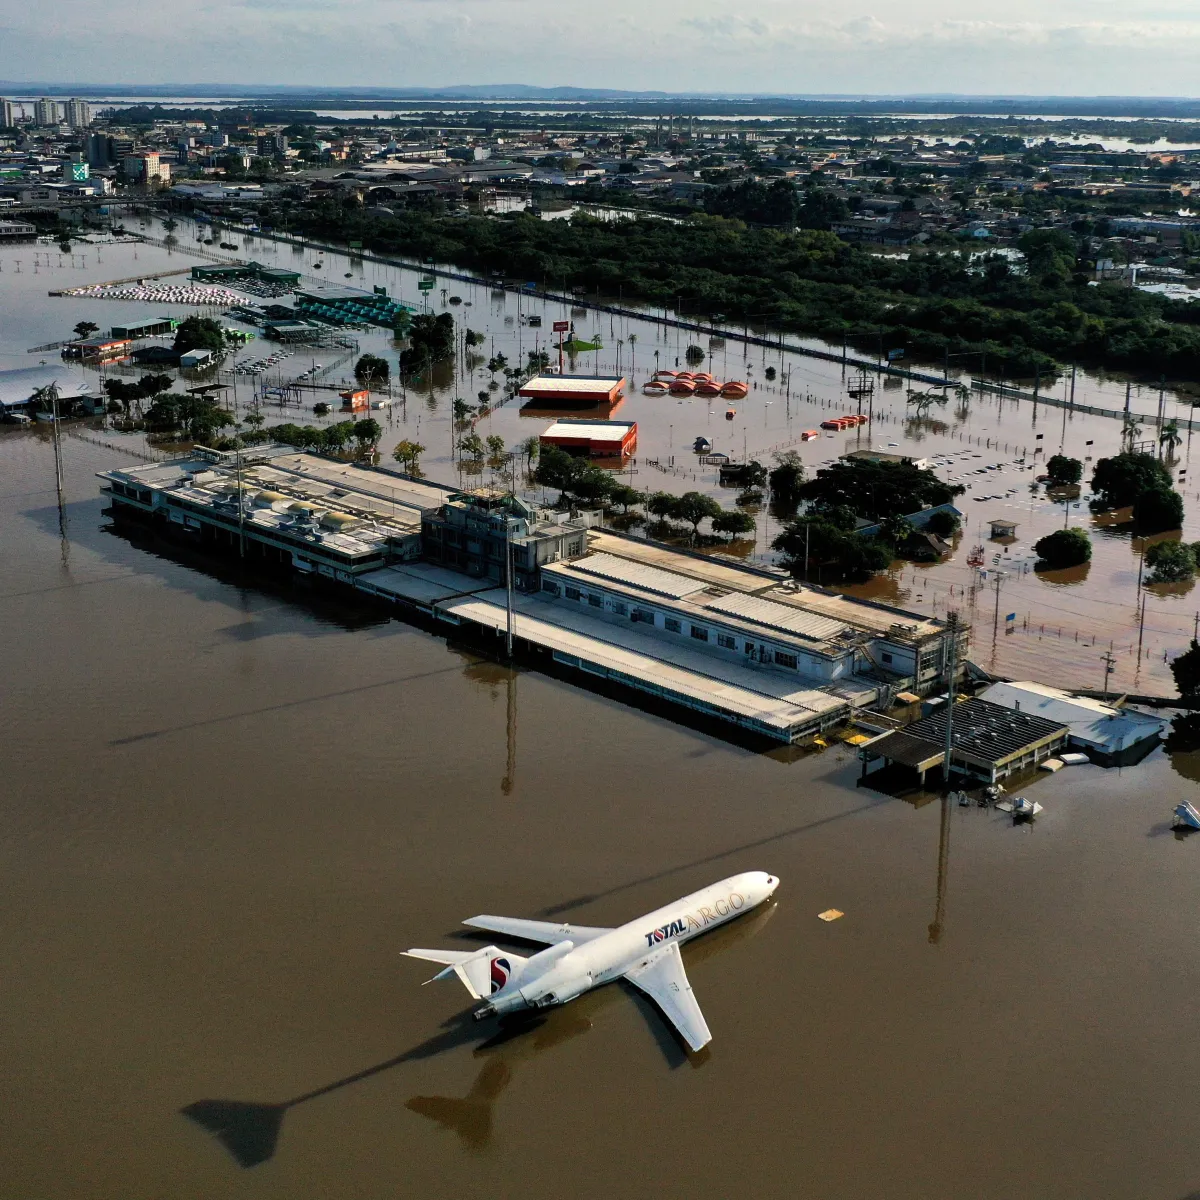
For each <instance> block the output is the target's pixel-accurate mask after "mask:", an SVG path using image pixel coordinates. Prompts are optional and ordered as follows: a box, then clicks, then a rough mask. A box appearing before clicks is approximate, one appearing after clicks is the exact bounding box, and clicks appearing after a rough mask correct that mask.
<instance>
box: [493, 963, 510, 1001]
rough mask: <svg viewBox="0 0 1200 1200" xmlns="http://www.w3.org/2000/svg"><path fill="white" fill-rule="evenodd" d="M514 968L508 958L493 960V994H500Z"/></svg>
mask: <svg viewBox="0 0 1200 1200" xmlns="http://www.w3.org/2000/svg"><path fill="white" fill-rule="evenodd" d="M511 972H512V966H511V964H510V963H509V961H508V959H507V958H493V959H492V992H493V993H495V992H498V991H499V990H500V989H501V988H502V987H503V986H504V985H505V984H506V983H507V982H508V977H509V975H510V974H511Z"/></svg>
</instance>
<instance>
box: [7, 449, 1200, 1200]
mask: <svg viewBox="0 0 1200 1200" xmlns="http://www.w3.org/2000/svg"><path fill="white" fill-rule="evenodd" d="M118 461H119V460H118V459H117V458H116V457H115V456H113V455H112V454H111V453H110V452H109V451H107V450H105V449H103V448H100V447H96V446H91V445H87V444H84V443H81V442H77V441H70V442H69V443H68V463H67V466H68V469H67V479H66V495H65V504H64V507H63V510H62V515H61V520H60V512H59V509H58V507H57V505H56V503H55V494H54V491H53V471H52V465H51V463H52V460H51V451H50V447H49V444H48V442H47V441H46V440H45V438H44V436H42V431H40V430H35V431H33V432H22V433H20V434H17V435H15V436H7V437H4V438H2V439H0V529H2V530H3V534H2V536H0V622H2V624H3V629H4V634H3V637H2V639H0V672H2V675H0V678H3V680H4V687H3V689H2V691H0V723H2V728H3V729H4V731H5V732H4V783H3V787H2V788H0V881H2V882H0V889H2V891H0V896H2V903H0V961H3V963H4V1005H3V1010H4V1020H3V1022H2V1023H0V1122H2V1124H3V1128H4V1138H3V1143H2V1146H3V1148H2V1149H0V1196H3V1197H5V1198H6V1200H7V1198H10V1197H11V1198H12V1200H28V1198H30V1197H38V1198H39V1200H60V1198H61V1200H75V1198H78V1197H85V1196H86V1197H89V1198H94V1200H109V1198H111V1200H141V1198H146V1200H149V1198H151V1197H164V1196H169V1197H191V1196H195V1197H205V1198H206V1200H215V1198H221V1197H261V1198H264V1200H265V1198H278V1200H296V1198H297V1197H312V1196H320V1197H323V1198H328V1200H339V1198H342V1197H345V1198H350V1197H354V1198H364V1197H381V1198H382V1197H394V1196H397V1195H427V1196H447V1195H455V1196H462V1197H485V1196H486V1197H492V1196H495V1195H497V1194H505V1195H506V1194H515V1193H516V1192H518V1191H519V1192H520V1193H521V1194H522V1195H525V1196H529V1197H531V1198H538V1197H561V1196H586V1197H591V1196H594V1197H611V1196H688V1197H727V1196H731V1195H755V1196H766V1197H775V1196H778V1197H784V1196H787V1197H794V1196H820V1197H823V1198H828V1200H839V1198H846V1200H852V1198H853V1200H858V1198H861V1197H864V1196H886V1197H888V1198H889V1200H896V1198H910V1197H911V1198H913V1200H917V1198H921V1200H931V1198H938V1200H940V1198H945V1200H961V1198H962V1197H966V1196H970V1197H981V1198H992V1197H994V1198H996V1200H1011V1198H1012V1197H1014V1196H1030V1197H1034V1196H1036V1197H1062V1198H1074V1200H1085V1198H1086V1200H1093V1198H1095V1197H1100V1196H1105V1197H1108V1196H1112V1197H1162V1198H1164V1200H1179V1198H1182V1197H1184V1196H1187V1195H1189V1194H1192V1193H1194V1192H1196V1191H1197V1189H1200V1148H1198V1147H1197V1146H1196V1144H1195V1142H1194V1139H1192V1138H1190V1137H1189V1136H1188V1121H1187V1116H1188V1114H1189V1113H1190V1112H1191V1109H1192V1106H1193V1102H1194V1098H1195V1095H1196V1086H1197V1080H1198V1079H1200V1046H1198V1045H1197V1042H1196V1039H1194V1038H1192V1037H1191V1036H1190V1031H1191V1028H1192V1024H1193V1022H1194V1017H1195V998H1196V980H1197V972H1198V968H1200V945H1198V943H1197V939H1196V937H1195V921H1196V913H1197V910H1198V907H1200V858H1198V857H1197V856H1198V855H1200V839H1195V838H1194V839H1191V840H1186V841H1185V840H1177V839H1176V838H1175V837H1174V836H1173V835H1172V834H1171V833H1170V832H1169V830H1168V829H1167V820H1168V818H1169V815H1170V811H1171V806H1172V805H1173V804H1174V803H1176V802H1177V801H1178V800H1180V799H1182V798H1191V799H1193V800H1195V799H1196V798H1197V784H1196V783H1195V782H1194V780H1195V779H1197V778H1198V777H1200V767H1198V766H1197V763H1196V761H1195V759H1196V757H1197V756H1195V755H1183V754H1181V755H1177V756H1176V757H1175V758H1174V760H1172V759H1170V758H1168V757H1167V756H1166V755H1165V754H1164V753H1163V752H1162V751H1157V752H1156V753H1155V754H1154V755H1153V756H1152V757H1151V758H1150V759H1149V760H1147V761H1146V762H1145V763H1144V764H1143V765H1142V766H1140V767H1136V768H1131V769H1127V770H1124V771H1103V770H1100V769H1098V768H1095V767H1091V766H1088V767H1081V768H1071V769H1068V770H1066V771H1063V772H1061V773H1060V774H1058V775H1056V776H1053V777H1050V778H1045V779H1041V780H1038V781H1035V783H1034V784H1032V785H1031V794H1032V795H1036V797H1037V799H1038V800H1040V801H1041V802H1042V803H1043V804H1044V805H1045V811H1044V812H1043V814H1042V815H1041V816H1040V817H1039V818H1038V820H1037V822H1036V824H1034V825H1032V826H1025V827H1014V826H1013V825H1012V824H1011V823H1010V821H1009V820H1008V819H1007V818H1005V817H1003V816H1002V815H1001V814H997V813H995V812H992V811H985V810H981V809H978V808H974V807H972V808H959V807H957V806H954V807H948V808H943V806H942V805H941V804H940V803H939V802H938V801H937V800H935V799H932V798H930V797H916V798H913V802H906V801H904V800H900V799H892V798H889V797H887V796H884V795H882V794H880V793H877V792H875V791H872V790H869V789H866V788H860V787H858V786H856V783H857V777H858V768H857V764H856V762H855V761H854V759H853V758H852V756H851V753H850V752H849V751H848V750H847V749H845V748H843V747H841V746H840V745H837V746H834V747H831V748H830V749H829V750H827V751H825V752H823V753H819V754H812V755H809V756H800V757H797V756H795V755H783V754H775V755H769V754H753V753H750V752H748V751H746V750H742V749H737V748H735V747H732V746H729V745H727V744H725V743H723V742H720V741H718V740H715V739H713V738H711V737H709V736H706V735H703V734H701V733H698V732H695V731H693V730H690V729H688V728H685V727H682V726H680V725H676V724H673V723H671V722H670V721H668V720H666V719H664V718H663V717H661V716H656V715H651V714H647V713H643V712H639V711H637V710H635V709H634V708H632V707H629V706H626V705H623V704H620V703H618V702H615V701H612V700H608V699H603V698H600V697H598V696H595V695H593V694H590V693H589V692H587V691H584V690H581V689H578V688H575V687H572V686H570V685H569V684H566V683H563V682H560V681H557V680H553V679H549V678H546V677H544V676H541V675H538V674H536V673H531V672H526V671H517V672H510V671H507V670H505V669H502V668H500V667H498V666H496V665H493V664H490V663H488V662H486V661H481V660H480V659H478V658H477V657H475V656H473V655H469V654H466V653H464V652H462V651H460V650H456V649H454V648H452V647H449V646H447V645H446V644H445V642H443V641H442V640H440V639H437V638H434V637H432V636H431V635H429V634H427V633H425V632H422V631H420V630H417V629H414V628H411V627H409V626H406V625H404V624H401V623H399V622H397V621H394V620H387V619H384V618H380V617H378V616H376V615H374V614H372V613H369V612H367V611H365V610H362V609H359V608H358V607H357V606H356V605H355V604H353V603H350V602H348V601H346V600H344V599H341V598H338V597H336V596H325V595H322V594H319V593H311V592H307V591H304V590H301V589H300V588H299V587H293V586H291V585H288V584H270V583H266V582H263V581H260V580H256V579H251V578H243V577H241V576H239V574H238V572H237V570H236V569H235V568H234V567H233V566H232V565H231V564H228V563H217V564H207V565H206V564H204V563H200V562H191V561H185V560H184V559H183V558H182V557H181V556H180V555H179V554H177V553H173V552H171V553H167V552H163V551H162V550H161V548H159V547H157V546H156V544H155V543H153V542H150V541H146V540H145V539H142V538H140V537H129V536H122V535H121V534H120V533H119V532H118V531H116V530H114V529H113V528H112V526H111V523H110V521H109V519H108V518H107V517H106V516H105V514H104V512H103V507H102V502H101V499H100V498H99V496H98V494H97V489H96V481H95V479H94V477H93V472H94V471H96V470H99V469H104V468H106V467H109V466H112V465H115V464H116V463H117V462H118ZM755 868H761V869H765V870H769V871H771V872H773V873H777V874H778V875H779V876H780V877H781V879H782V885H781V887H780V888H779V891H778V892H777V893H776V902H775V903H774V904H773V905H772V906H771V907H770V908H767V909H764V910H759V911H758V912H756V913H754V914H751V915H749V916H747V917H746V918H744V919H742V920H740V921H739V922H737V923H735V924H734V925H732V926H730V927H727V928H726V929H724V930H722V931H720V932H718V933H715V934H713V935H711V936H710V937H708V938H707V939H701V940H699V941H697V942H695V943H693V944H691V945H690V946H689V947H687V948H686V949H685V950H684V958H685V962H686V964H687V966H688V970H689V973H690V977H691V980H692V983H693V985H694V987H695V990H696V994H697V996H698V999H699V1001H700V1003H701V1005H702V1006H703V1009H704V1012H705V1015H706V1017H707V1019H708V1022H709V1024H710V1026H711V1028H712V1031H713V1035H714V1040H713V1042H712V1044H711V1046H710V1047H709V1048H707V1049H706V1050H705V1051H704V1052H703V1053H701V1054H700V1055H697V1056H693V1057H688V1056H687V1055H686V1054H685V1053H684V1052H683V1051H682V1049H681V1048H680V1046H679V1044H678V1042H677V1041H676V1040H675V1039H674V1037H673V1036H672V1035H671V1034H670V1033H669V1031H668V1030H667V1029H666V1027H665V1026H664V1024H663V1022H662V1020H661V1018H660V1017H659V1016H658V1015H657V1013H656V1012H655V1010H654V1009H653V1008H652V1007H651V1006H650V1005H649V1004H647V1003H646V1002H645V1001H644V1000H642V999H640V998H639V997H638V996H637V995H635V994H633V993H632V992H631V991H629V990H628V989H625V988H624V987H622V986H620V985H618V986H611V987H608V988H606V989H604V990H602V991H600V992H596V993H592V994H589V995H588V996H586V997H584V998H582V999H580V1000H579V1001H577V1002H576V1003H574V1004H571V1005H569V1006H567V1007H565V1008H563V1009H560V1010H556V1011H553V1012H551V1013H550V1014H549V1015H548V1016H547V1017H546V1019H545V1020H544V1021H543V1022H542V1023H540V1024H538V1025H535V1026H532V1027H530V1028H527V1029H525V1030H523V1031H522V1030H509V1031H504V1032H500V1031H498V1029H497V1027H496V1026H495V1025H492V1024H484V1025H482V1026H481V1025H475V1024H474V1023H472V1022H470V1021H469V1020H465V1019H464V1014H465V1013H466V1012H467V1010H468V1009H469V1007H470V1001H469V999H468V997H467V996H466V993H465V992H463V991H462V990H461V988H459V986H458V985H457V984H456V983H439V984H436V985H432V986H430V987H427V988H426V987H422V986H420V985H421V983H422V982H423V981H424V980H425V979H426V978H427V977H428V975H429V974H431V973H432V972H431V968H430V967H429V964H427V963H421V962H415V961H412V960H408V959H404V958H401V957H400V954H399V952H400V951H401V950H402V949H403V948H405V947H408V946H413V945H435V946H436V945H448V946H454V945H471V944H478V943H477V942H474V941H469V940H467V941H464V940H461V935H460V930H461V927H460V925H459V922H460V921H461V920H462V919H463V918H465V917H468V916H470V915H472V914H474V913H479V912H495V913H504V914H510V915H517V916H533V917H546V916H547V915H552V916H554V917H557V918H560V919H568V920H572V921H580V922H585V923H592V924H617V923H620V922H622V921H625V920H627V919H630V918H631V917H634V916H636V915H637V914H639V913H643V912H646V911H648V910H650V909H652V908H654V907H655V906H657V905H659V904H661V903H663V902H666V901H669V900H671V899H673V898H675V897H677V896H680V895H683V894H685V893H687V892H689V891H691V890H693V889H695V888H697V887H700V886H703V885H705V884H707V883H709V882H712V881H714V880H717V879H720V878H722V877H724V876H727V875H730V874H732V873H734V872H736V871H740V870H745V869H755ZM831 907H836V908H838V909H841V910H843V911H844V913H845V916H844V917H843V918H842V919H841V920H838V921H835V922H833V923H830V924H826V923H824V922H822V921H820V920H818V919H817V914H818V913H819V912H822V911H823V910H826V909H829V908H831Z"/></svg>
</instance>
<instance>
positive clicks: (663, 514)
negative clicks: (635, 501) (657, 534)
mask: <svg viewBox="0 0 1200 1200" xmlns="http://www.w3.org/2000/svg"><path fill="white" fill-rule="evenodd" d="M674 509H675V497H674V496H672V495H671V493H670V492H651V493H650V494H649V495H648V496H647V497H646V511H647V512H648V513H649V514H650V515H651V516H654V517H659V518H660V519H663V520H665V519H666V518H667V517H670V516H671V515H672V514H673V512H674Z"/></svg>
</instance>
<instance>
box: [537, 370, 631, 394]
mask: <svg viewBox="0 0 1200 1200" xmlns="http://www.w3.org/2000/svg"><path fill="white" fill-rule="evenodd" d="M624 384H625V376H624V375H537V376H535V377H534V378H533V379H530V380H527V381H526V382H525V383H523V384H522V385H521V395H522V396H538V395H541V394H542V393H554V394H556V395H562V394H563V393H578V394H579V395H581V396H591V395H595V394H597V393H599V392H603V393H605V394H606V395H607V394H608V393H609V392H611V391H612V390H613V388H616V387H623V386H624Z"/></svg>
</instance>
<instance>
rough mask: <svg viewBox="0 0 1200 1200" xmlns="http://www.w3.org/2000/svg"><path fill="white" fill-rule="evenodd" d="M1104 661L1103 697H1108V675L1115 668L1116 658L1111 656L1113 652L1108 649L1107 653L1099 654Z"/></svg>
mask: <svg viewBox="0 0 1200 1200" xmlns="http://www.w3.org/2000/svg"><path fill="white" fill-rule="evenodd" d="M1100 657H1101V658H1102V659H1103V661H1104V698H1105V700H1107V699H1108V677H1109V676H1110V675H1111V674H1112V673H1113V671H1114V670H1115V669H1116V664H1117V660H1116V659H1115V658H1114V657H1113V652H1112V651H1111V650H1109V651H1108V653H1107V654H1102V655H1101V656H1100Z"/></svg>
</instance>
